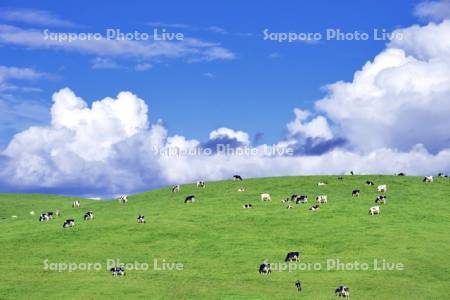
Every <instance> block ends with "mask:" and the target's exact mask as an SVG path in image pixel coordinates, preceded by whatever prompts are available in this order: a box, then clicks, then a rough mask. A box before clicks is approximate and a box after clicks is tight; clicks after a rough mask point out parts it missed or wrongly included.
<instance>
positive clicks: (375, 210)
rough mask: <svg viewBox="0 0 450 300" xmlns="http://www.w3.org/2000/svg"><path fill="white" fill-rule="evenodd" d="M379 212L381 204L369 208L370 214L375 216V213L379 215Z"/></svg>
mask: <svg viewBox="0 0 450 300" xmlns="http://www.w3.org/2000/svg"><path fill="white" fill-rule="evenodd" d="M378 214H380V207H379V206H373V207H371V208H369V215H371V216H373V215H378Z"/></svg>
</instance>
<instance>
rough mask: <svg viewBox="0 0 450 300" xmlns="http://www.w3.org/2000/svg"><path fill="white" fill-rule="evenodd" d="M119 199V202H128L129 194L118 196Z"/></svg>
mask: <svg viewBox="0 0 450 300" xmlns="http://www.w3.org/2000/svg"><path fill="white" fill-rule="evenodd" d="M117 200H118V201H119V203H122V204H126V203H128V196H127V195H122V196H120V197H118V198H117Z"/></svg>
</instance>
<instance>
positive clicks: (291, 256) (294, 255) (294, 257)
mask: <svg viewBox="0 0 450 300" xmlns="http://www.w3.org/2000/svg"><path fill="white" fill-rule="evenodd" d="M299 260H300V252H298V251H295V252H288V254H287V255H286V258H285V259H284V261H285V262H288V261H299Z"/></svg>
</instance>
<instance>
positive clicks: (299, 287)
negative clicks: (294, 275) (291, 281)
mask: <svg viewBox="0 0 450 300" xmlns="http://www.w3.org/2000/svg"><path fill="white" fill-rule="evenodd" d="M295 287H296V288H297V291H298V292H301V291H302V282H301V281H300V280H297V281H296V282H295Z"/></svg>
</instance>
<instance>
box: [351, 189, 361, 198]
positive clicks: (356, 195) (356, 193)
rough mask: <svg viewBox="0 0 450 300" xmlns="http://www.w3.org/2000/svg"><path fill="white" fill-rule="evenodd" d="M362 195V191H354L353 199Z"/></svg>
mask: <svg viewBox="0 0 450 300" xmlns="http://www.w3.org/2000/svg"><path fill="white" fill-rule="evenodd" d="M360 194H361V191H360V190H353V191H352V197H359V195H360Z"/></svg>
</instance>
